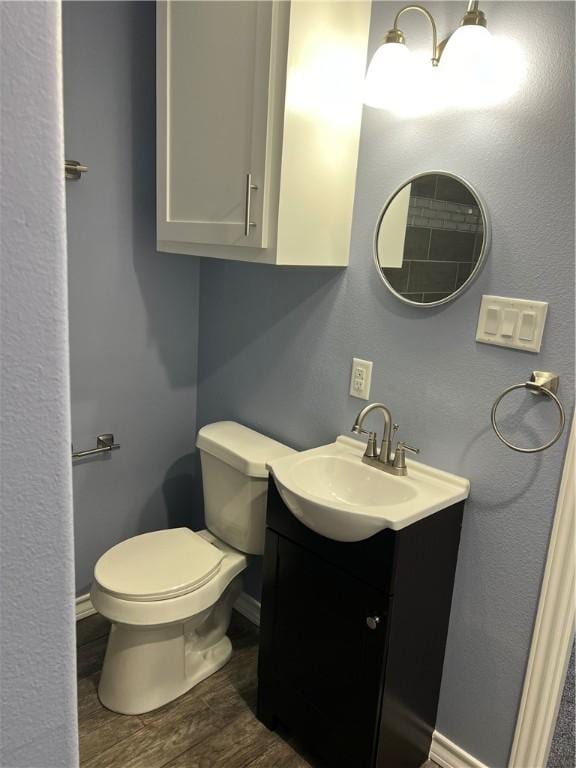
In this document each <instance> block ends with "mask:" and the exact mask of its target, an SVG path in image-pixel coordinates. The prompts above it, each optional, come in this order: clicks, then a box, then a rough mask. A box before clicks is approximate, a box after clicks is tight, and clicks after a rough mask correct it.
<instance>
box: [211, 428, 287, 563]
mask: <svg viewBox="0 0 576 768" xmlns="http://www.w3.org/2000/svg"><path fill="white" fill-rule="evenodd" d="M196 447H197V448H198V449H199V450H200V459H201V462H202V486H203V489H204V516H205V518H206V527H207V528H208V529H209V530H210V531H211V532H212V533H213V534H214V535H215V536H217V537H218V538H219V539H221V540H222V541H224V542H226V543H227V544H230V546H232V547H234V548H235V549H237V550H239V551H240V552H246V553H247V554H250V555H261V554H263V552H264V534H265V528H266V494H267V488H268V470H267V469H266V462H267V461H272V459H277V458H279V457H280V456H287V455H288V454H289V453H294V451H293V449H292V448H288V446H286V445H283V444H282V443H279V442H277V441H276V440H272V438H270V437H266V436H265V435H261V434H260V433H259V432H256V431H254V430H253V429H249V428H248V427H244V426H242V424H237V423H236V422H235V421H219V422H216V423H215V424H207V425H206V426H205V427H202V429H201V430H200V431H199V432H198V439H197V440H196Z"/></svg>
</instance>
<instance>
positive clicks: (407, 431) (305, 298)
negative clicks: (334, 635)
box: [198, 2, 574, 767]
mask: <svg viewBox="0 0 576 768" xmlns="http://www.w3.org/2000/svg"><path fill="white" fill-rule="evenodd" d="M461 5H462V4H461V3H449V2H448V3H431V8H432V9H433V11H434V13H435V14H436V15H437V19H438V22H439V27H440V32H441V33H442V32H444V31H445V30H448V29H450V28H453V27H454V26H455V25H456V24H457V22H458V21H459V18H460V16H461V13H462V8H461ZM399 7H400V5H398V4H396V3H376V4H375V5H374V7H373V14H372V31H371V42H372V46H371V50H374V48H375V46H376V45H377V44H378V42H379V41H380V39H381V37H382V35H383V34H384V33H385V31H386V30H387V29H388V28H390V26H391V22H392V18H393V15H394V13H395V11H396V10H397V9H398V8H399ZM483 7H484V9H485V11H486V14H487V17H488V20H489V24H490V28H491V29H492V30H493V31H494V32H495V33H498V34H500V35H509V36H510V37H512V38H514V39H516V40H517V41H518V42H519V43H520V45H521V46H522V48H523V49H524V51H525V53H526V55H527V59H528V75H527V80H526V84H525V86H524V87H523V89H522V90H521V91H520V93H519V94H518V95H517V96H515V97H514V98H513V99H511V100H510V101H508V102H507V103H506V104H503V105H501V106H499V107H495V108H491V109H484V110H479V111H472V112H460V113H456V112H452V113H446V112H445V113H442V114H440V115H437V116H434V117H428V118H421V119H413V120H406V121H402V120H399V119H396V118H393V117H391V116H388V115H387V114H385V113H383V112H379V111H375V110H370V109H366V110H365V114H364V122H363V130H362V138H361V150H360V160H359V167H358V179H357V190H356V209H355V219H354V228H353V237H352V247H351V256H350V266H349V268H348V269H347V270H342V271H338V270H326V271H322V270H299V269H293V270H287V269H278V268H274V267H266V266H254V265H248V264H237V263H226V262H208V261H207V260H204V261H203V263H202V266H201V286H202V290H201V309H200V329H201V333H200V358H199V400H198V423H199V425H202V424H205V423H207V422H210V421H213V420H216V419H237V420H239V421H241V422H243V423H245V424H248V425H250V426H252V427H255V428H256V429H259V430H261V431H262V432H264V433H266V434H269V435H271V436H273V437H275V438H277V439H279V440H282V441H285V442H287V443H289V444H290V445H293V446H294V447H298V448H308V447H311V446H315V445H319V444H321V443H324V442H328V441H332V440H333V439H334V437H335V436H336V435H337V434H339V433H347V432H348V430H349V428H350V425H351V424H352V421H353V418H354V416H355V414H356V412H357V411H358V410H359V408H360V407H361V405H362V401H359V400H354V399H352V398H350V397H349V396H348V384H349V373H350V365H351V359H352V356H358V357H362V358H366V359H369V360H374V364H375V368H374V375H373V381H372V393H371V400H381V401H383V402H384V403H386V404H387V405H388V406H389V407H390V408H391V410H392V414H393V416H394V418H395V420H396V421H398V422H399V423H400V424H401V430H402V435H403V437H404V438H405V439H406V440H407V441H408V442H410V443H413V444H415V445H418V446H420V448H421V449H422V454H421V457H420V458H421V460H422V461H424V462H429V463H430V464H432V465H436V466H439V467H442V468H444V469H447V470H451V471H453V472H456V473H459V474H462V475H465V476H466V477H469V478H470V480H471V483H472V496H471V499H470V501H469V503H468V505H467V511H466V515H465V520H464V528H463V534H462V544H461V548H460V559H459V565H458V572H457V581H456V588H455V595H454V604H453V612H452V621H451V626H450V633H449V640H448V648H447V657H446V664H445V672H444V681H443V687H442V696H441V702H440V711H439V719H438V728H439V730H440V731H441V732H442V733H443V734H444V735H446V736H447V737H448V738H450V739H452V740H453V741H455V742H456V743H457V744H459V745H460V746H461V747H463V748H464V749H466V750H467V751H469V752H470V753H472V754H473V755H475V756H476V757H478V758H479V759H480V760H482V761H483V762H484V763H486V764H487V765H490V766H494V767H496V766H504V765H505V764H506V762H507V758H508V753H509V750H510V746H511V740H512V735H513V729H514V725H515V719H516V713H517V708H518V704H519V698H520V693H521V688H522V682H523V676H524V670H525V665H526V660H527V655H528V648H529V643H530V637H531V631H532V623H533V620H534V616H535V612H536V607H537V598H538V591H539V586H540V581H541V578H542V572H543V566H544V561H545V557H546V548H547V542H548V536H549V533H550V528H551V521H552V516H553V512H554V504H555V499H556V494H557V489H558V486H559V479H560V473H561V469H562V457H563V451H564V447H565V445H564V442H561V443H559V444H558V445H556V446H555V447H554V448H552V449H551V450H549V451H547V452H546V453H544V454H540V455H534V456H525V455H520V454H517V453H513V452H512V451H509V450H508V449H506V448H505V447H504V446H503V445H501V444H500V443H499V442H498V441H497V439H496V437H495V435H494V434H493V432H492V430H491V427H490V407H491V404H492V402H493V400H494V398H495V396H496V395H497V394H498V393H499V392H501V391H502V390H503V389H504V388H505V387H507V386H509V385H511V384H514V383H517V382H521V381H524V380H526V377H527V376H528V375H529V373H530V371H532V370H533V369H534V368H538V369H542V370H555V371H558V372H559V373H560V375H561V378H562V383H561V395H562V397H563V399H564V401H565V403H566V405H567V408H568V412H569V413H571V412H572V406H573V394H572V393H573V389H574V386H573V385H574V355H573V350H574V325H573V300H574V180H573V168H574V90H573V89H574V78H573V71H572V64H571V62H572V61H573V48H574V37H573V30H574V10H573V6H572V4H571V3H561V2H554V3H548V2H529V3H528V2H527V3H516V2H498V3H483ZM404 27H405V29H404V31H405V33H406V34H407V35H408V34H409V35H410V42H411V43H412V44H413V45H414V47H416V48H418V47H424V46H425V45H428V37H427V35H428V30H427V29H426V27H425V25H424V22H423V21H422V20H420V19H419V17H417V16H416V17H415V19H412V20H410V19H408V20H406V23H405V24H404ZM551 52H553V53H551ZM438 168H444V169H446V170H449V171H452V172H454V173H457V174H461V175H462V176H464V177H465V178H467V179H468V180H469V181H470V182H471V183H472V184H473V185H474V186H475V187H476V188H477V189H478V190H479V191H480V192H481V194H482V195H483V197H484V199H485V201H486V203H487V206H488V209H489V211H490V214H491V217H492V227H493V247H492V252H491V254H490V257H489V260H488V263H487V265H486V267H485V269H484V271H483V272H482V274H481V276H480V278H479V280H478V281H477V282H476V283H475V285H474V286H473V287H472V288H471V289H470V290H469V291H468V292H467V293H466V294H465V295H464V296H463V297H462V298H461V299H459V300H458V301H456V302H455V303H453V304H450V305H448V306H446V307H445V308H444V309H436V310H416V309H412V308H410V307H406V306H404V305H402V304H400V303H399V302H398V301H397V300H396V299H394V298H393V297H392V296H391V295H390V294H388V293H387V292H386V290H385V289H384V287H383V285H382V283H381V281H380V280H379V279H378V278H377V276H376V274H375V271H374V267H373V264H372V237H373V231H374V226H375V223H376V219H377V217H378V213H379V211H380V209H381V206H382V205H383V203H384V201H385V200H386V199H387V197H388V196H389V195H390V194H391V192H392V191H393V190H394V189H395V188H396V187H397V186H398V185H399V184H400V183H401V182H403V181H404V180H405V179H406V178H407V177H409V176H411V175H413V174H414V173H417V172H419V171H425V170H429V169H438ZM303 183H305V180H303ZM485 293H495V294H500V295H504V296H516V297H523V298H532V299H540V300H544V301H548V302H550V312H549V316H548V323H547V328H546V333H545V337H544V345H543V349H542V352H541V353H540V354H538V355H532V354H529V353H524V352H519V351H512V350H505V349H499V348H496V347H490V346H485V345H480V344H477V343H476V342H475V341H474V338H475V330H476V322H477V318H478V309H479V304H480V297H481V295H482V294H485ZM519 402H520V399H518V400H517V401H515V403H519ZM552 417H553V414H552V412H551V411H550V410H549V409H548V408H547V406H546V404H543V403H540V404H538V407H534V408H532V409H531V410H530V414H529V418H528V417H527V422H526V424H527V427H526V428H525V429H524V430H519V432H518V434H517V436H518V437H519V439H524V440H525V441H530V440H537V439H538V436H542V435H543V434H544V432H545V430H546V429H550V418H552ZM430 546H434V543H433V542H431V543H430ZM257 586H258V585H257V582H256V580H255V579H253V580H252V582H251V588H252V589H253V591H255V590H257ZM422 631H423V632H425V631H426V628H425V627H423V628H422Z"/></svg>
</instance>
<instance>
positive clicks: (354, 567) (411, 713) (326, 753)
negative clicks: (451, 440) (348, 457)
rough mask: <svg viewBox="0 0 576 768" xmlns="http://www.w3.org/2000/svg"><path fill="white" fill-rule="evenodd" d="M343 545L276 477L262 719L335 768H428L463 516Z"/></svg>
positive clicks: (446, 515) (450, 511)
mask: <svg viewBox="0 0 576 768" xmlns="http://www.w3.org/2000/svg"><path fill="white" fill-rule="evenodd" d="M463 507H464V502H459V503H458V504H455V505H454V506H452V507H449V508H447V509H445V510H443V511H441V512H437V513H436V514H434V515H431V516H430V517H428V518H425V519H424V520H421V521H420V522H417V523H414V524H412V525H410V526H408V527H406V528H404V529H403V530H401V531H391V530H385V531H382V532H381V533H379V534H377V535H376V536H373V537H372V538H370V539H367V540H365V541H360V542H353V543H341V542H336V541H332V540H330V539H326V538H324V537H323V536H320V535H318V534H316V533H314V532H313V531H311V530H309V529H308V528H306V527H305V526H304V525H302V524H301V523H300V522H299V521H298V520H297V519H296V518H295V517H294V516H293V515H292V513H291V512H290V511H289V510H288V508H287V507H286V506H285V504H284V502H283V501H282V499H281V498H280V495H279V493H278V491H277V489H276V486H275V484H274V481H273V480H272V479H271V480H270V485H269V491H268V512H267V531H266V552H265V555H264V584H263V592H262V613H261V628H260V633H261V634H260V655H259V664H258V677H259V683H258V717H259V718H260V720H261V721H262V722H263V723H265V724H266V725H267V726H268V727H270V728H274V727H275V724H276V723H277V721H280V722H282V723H284V724H285V725H286V726H288V728H289V729H290V730H291V732H292V733H293V734H294V735H295V736H296V737H298V738H299V739H301V741H302V742H303V743H304V744H305V745H307V746H308V747H309V749H310V751H311V752H312V753H313V754H317V755H318V756H319V758H321V759H323V761H324V762H323V763H322V764H323V765H328V766H329V768H419V766H421V765H422V763H423V762H424V761H425V760H426V759H427V757H428V752H429V749H430V742H431V738H432V732H433V730H434V726H435V722H436V710H437V706H438V694H439V690H440V681H441V677H442V665H443V661H444V650H445V645H446V635H447V632H448V620H449V616H450V605H451V601H452V588H453V584H454V573H455V570H456V559H457V554H458V543H459V539H460V527H461V523H462V511H463Z"/></svg>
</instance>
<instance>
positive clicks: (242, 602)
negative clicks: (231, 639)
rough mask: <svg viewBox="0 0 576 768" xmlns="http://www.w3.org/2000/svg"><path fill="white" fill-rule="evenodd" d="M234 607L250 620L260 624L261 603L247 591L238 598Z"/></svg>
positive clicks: (257, 624)
mask: <svg viewBox="0 0 576 768" xmlns="http://www.w3.org/2000/svg"><path fill="white" fill-rule="evenodd" d="M234 608H235V609H236V610H237V611H238V613H241V614H242V616H244V617H245V618H246V619H248V621H251V622H252V624H255V625H256V626H257V627H259V626H260V603H259V602H258V600H255V599H254V598H253V597H250V595H249V594H247V593H246V592H242V594H241V595H240V597H239V598H238V600H236V602H235V603H234Z"/></svg>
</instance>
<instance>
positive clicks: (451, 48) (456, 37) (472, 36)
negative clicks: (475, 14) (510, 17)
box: [440, 25, 498, 107]
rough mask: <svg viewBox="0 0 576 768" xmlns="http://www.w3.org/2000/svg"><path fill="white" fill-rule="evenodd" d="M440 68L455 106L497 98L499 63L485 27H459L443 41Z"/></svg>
mask: <svg viewBox="0 0 576 768" xmlns="http://www.w3.org/2000/svg"><path fill="white" fill-rule="evenodd" d="M440 67H441V68H442V72H443V75H444V78H445V81H446V87H447V90H448V92H449V93H450V100H451V101H452V102H453V104H454V106H462V107H471V106H472V107H473V106H484V105H487V104H490V103H493V102H494V101H495V100H496V98H495V87H496V84H497V80H498V62H497V56H496V50H495V46H494V41H493V38H492V35H491V34H490V32H489V31H488V30H487V29H486V27H482V26H476V25H466V26H463V27H459V28H458V29H457V30H456V31H455V32H454V33H453V34H452V36H451V37H450V39H449V40H448V43H447V44H446V48H445V49H444V52H443V53H442V58H441V59H440Z"/></svg>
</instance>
